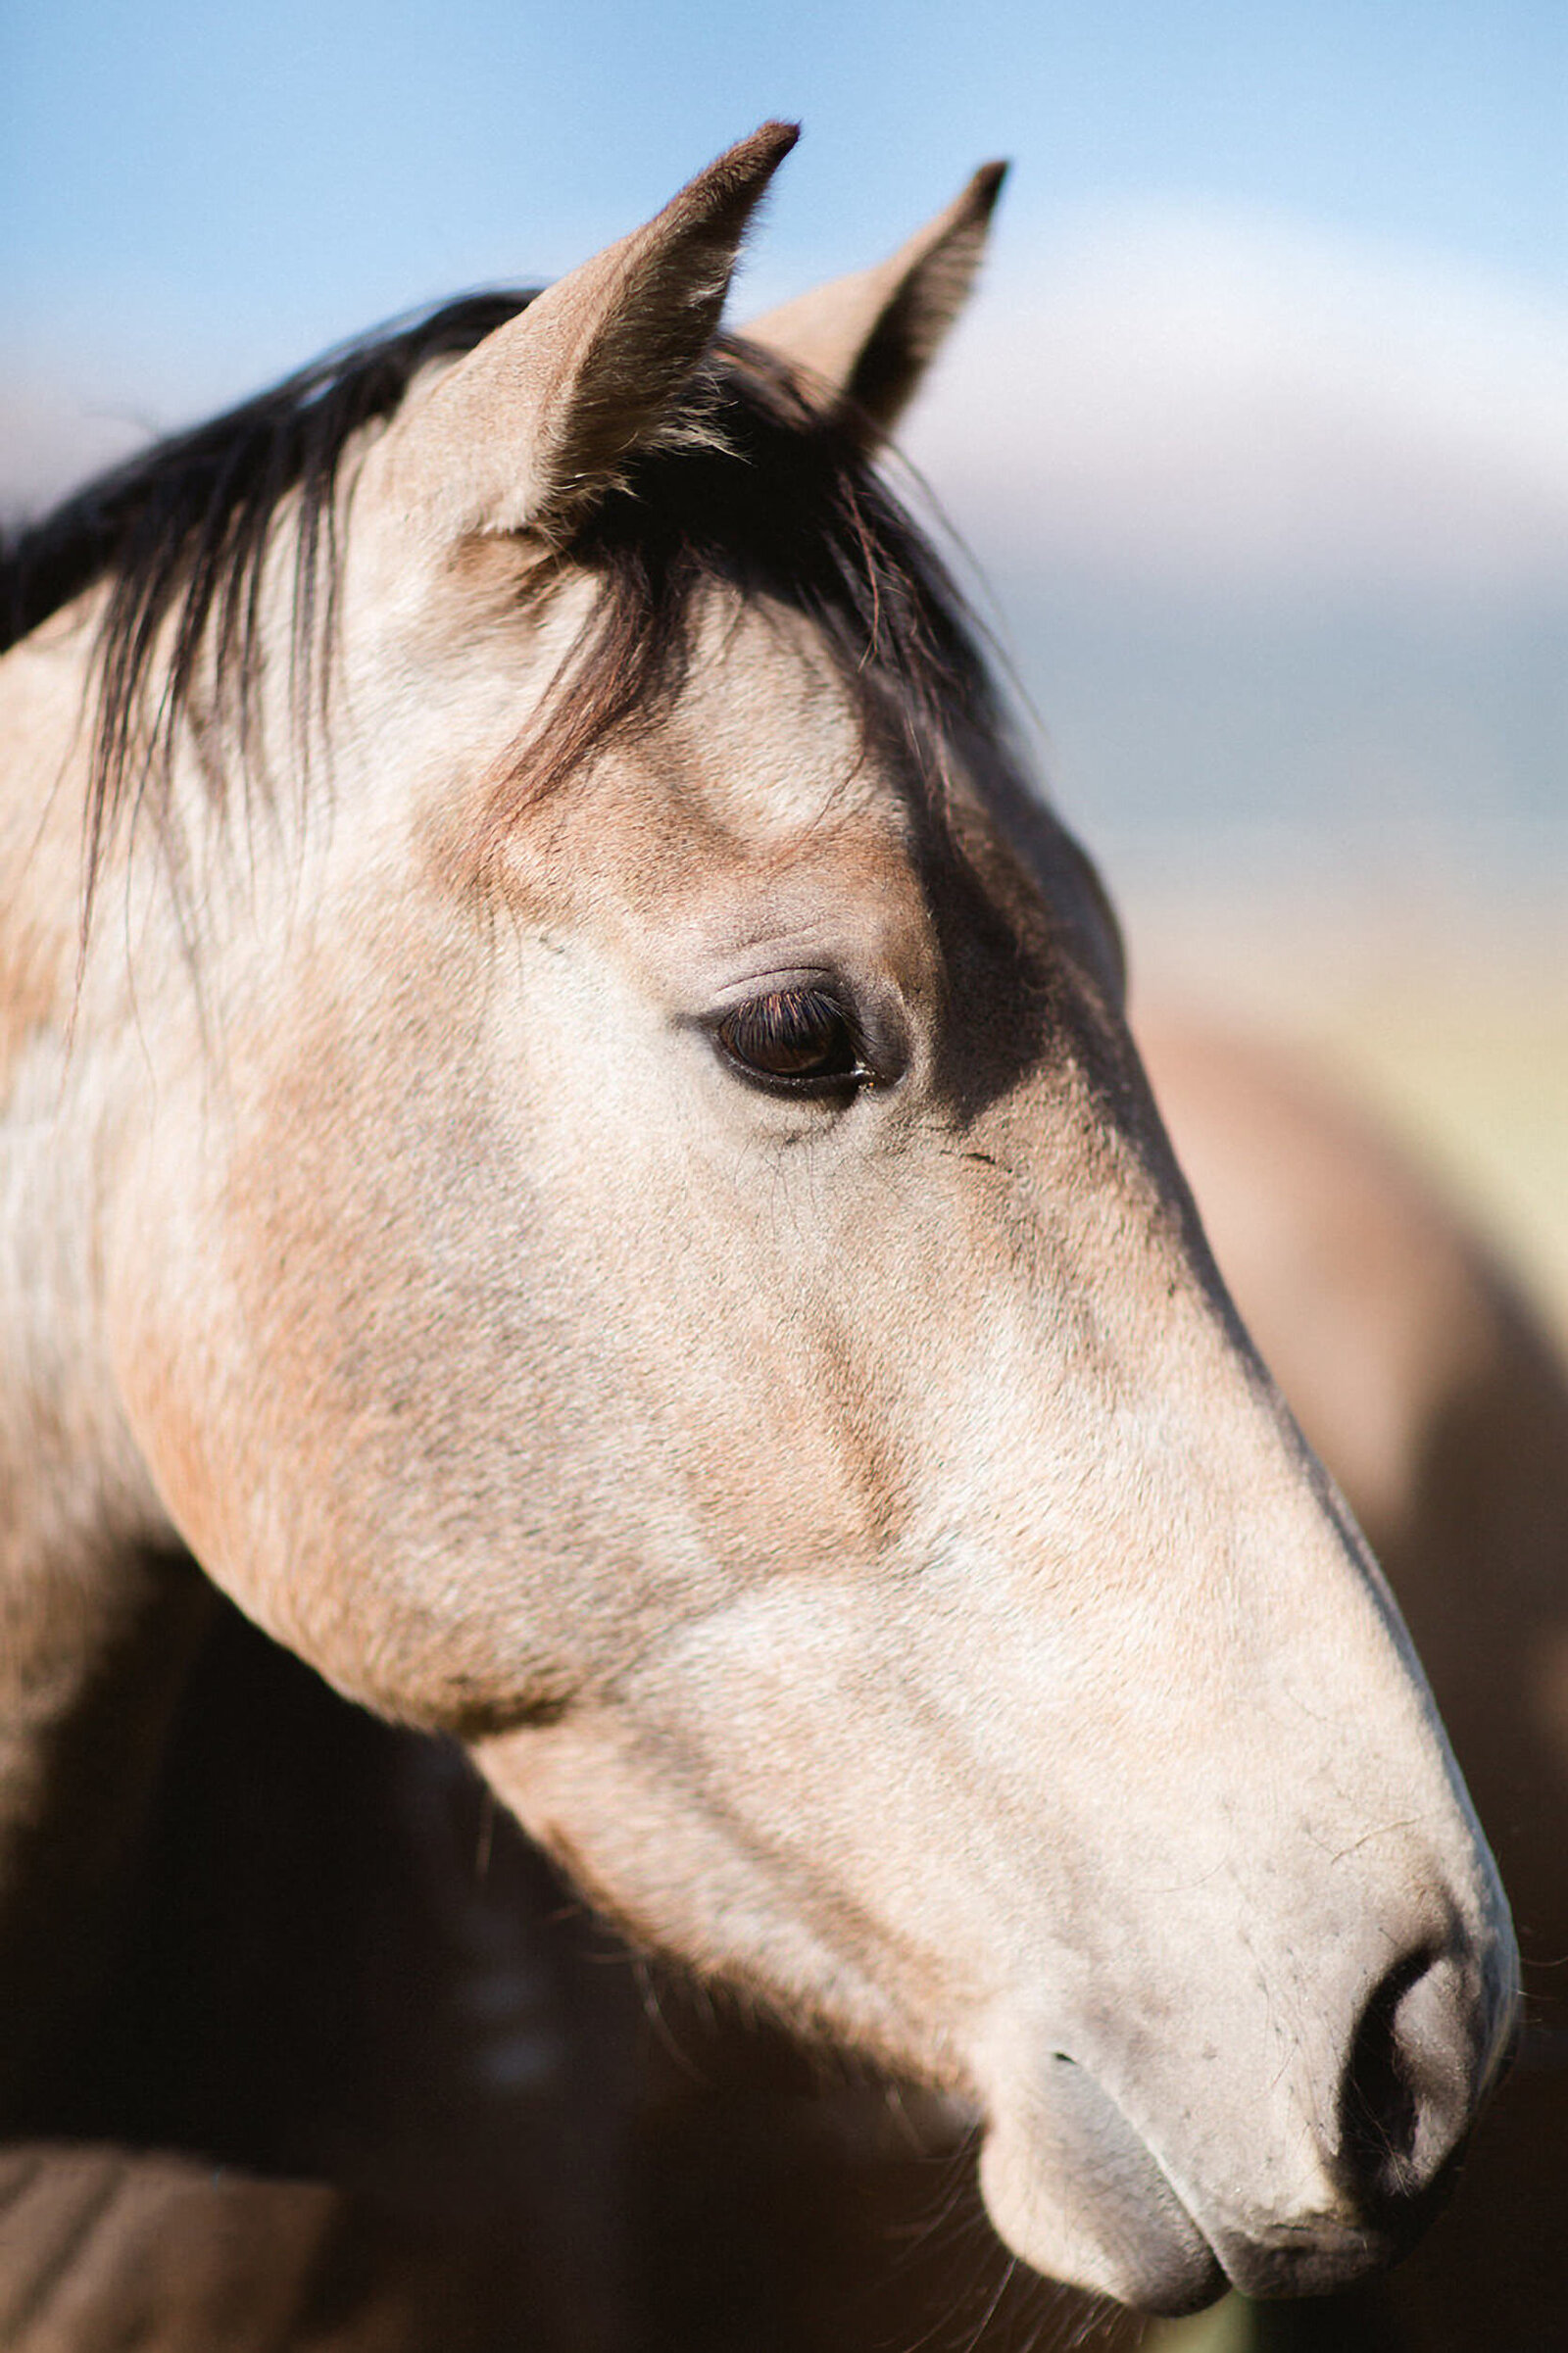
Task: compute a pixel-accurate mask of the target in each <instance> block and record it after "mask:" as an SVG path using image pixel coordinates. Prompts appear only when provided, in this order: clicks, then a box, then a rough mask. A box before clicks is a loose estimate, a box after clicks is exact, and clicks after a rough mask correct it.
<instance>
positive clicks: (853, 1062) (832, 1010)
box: [717, 989, 870, 1093]
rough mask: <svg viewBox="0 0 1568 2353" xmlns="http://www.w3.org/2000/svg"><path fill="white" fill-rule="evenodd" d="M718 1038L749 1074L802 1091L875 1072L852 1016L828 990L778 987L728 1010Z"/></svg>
mask: <svg viewBox="0 0 1568 2353" xmlns="http://www.w3.org/2000/svg"><path fill="white" fill-rule="evenodd" d="M717 1037H718V1042H719V1044H720V1046H722V1048H723V1049H724V1052H725V1053H726V1054H728V1056H729V1058H730V1060H731V1061H732V1062H734V1063H736V1064H737V1065H738V1067H739V1068H740V1069H741V1071H742V1072H743V1073H744V1074H745V1075H746V1076H747V1077H749V1078H758V1079H761V1080H764V1081H765V1082H766V1083H768V1084H769V1085H772V1086H774V1087H784V1088H788V1089H791V1090H792V1091H795V1092H799V1093H810V1092H815V1091H817V1090H821V1091H823V1092H825V1091H826V1090H827V1089H829V1088H831V1087H847V1086H851V1085H854V1084H855V1083H856V1082H857V1081H858V1080H860V1079H864V1078H866V1077H868V1076H869V1075H870V1074H869V1072H868V1071H867V1069H866V1067H865V1063H864V1061H863V1059H862V1058H861V1054H860V1049H859V1044H858V1039H857V1037H856V1034H855V1031H854V1029H853V1027H852V1026H851V1023H850V1019H849V1016H848V1014H847V1013H846V1012H845V1010H844V1008H843V1006H842V1005H840V1004H839V1003H838V1002H837V1000H836V999H835V998H832V997H830V996H829V995H828V994H827V992H826V990H825V989H774V990H771V991H770V992H769V994H768V995H767V996H766V997H754V998H752V999H751V1000H750V1001H749V1002H748V1003H747V1004H746V1005H738V1006H737V1007H736V1009H735V1011H734V1012H733V1013H726V1015H725V1016H724V1019H723V1020H722V1021H721V1022H720V1023H719V1024H718V1029H717Z"/></svg>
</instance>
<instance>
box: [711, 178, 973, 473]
mask: <svg viewBox="0 0 1568 2353" xmlns="http://www.w3.org/2000/svg"><path fill="white" fill-rule="evenodd" d="M1006 170H1007V167H1006V165H1005V164H982V165H981V167H980V169H979V171H978V172H976V173H975V175H974V177H973V179H971V180H970V182H969V184H968V186H967V187H966V188H965V189H964V190H963V192H962V193H961V195H959V196H957V197H956V198H955V200H954V202H953V203H952V204H950V205H949V207H948V209H947V211H946V212H945V213H939V214H938V215H937V217H936V219H935V220H934V221H928V222H927V224H926V226H925V227H924V228H922V229H920V230H919V231H917V233H916V234H915V235H914V236H912V237H911V238H910V239H909V241H908V243H907V245H901V246H900V248H899V250H898V252H897V253H896V254H892V255H890V256H889V258H888V260H887V261H885V262H882V263H879V264H878V266H877V267H876V268H875V269H874V270H857V271H856V272H855V274H854V275H853V276H851V277H837V278H832V279H830V280H829V282H828V283H827V284H826V285H825V286H816V287H813V289H812V291H811V292H810V293H809V294H803V295H801V296H800V297H799V298H798V300H796V301H795V302H791V303H786V304H785V305H784V306H783V308H782V309H781V310H777V311H769V312H768V314H767V316H766V317H765V318H763V319H758V320H757V322H756V324H755V325H753V326H749V327H748V328H747V329H746V335H747V339H748V341H750V342H752V343H760V344H761V345H762V346H763V348H764V349H765V350H767V351H770V352H772V353H773V354H774V355H775V357H777V358H778V359H781V360H787V361H789V362H790V364H791V365H792V366H793V367H795V368H800V369H802V370H803V372H804V373H805V374H806V375H808V376H809V377H812V378H814V379H815V380H816V382H817V384H818V385H819V386H820V387H821V389H822V393H823V396H824V397H823V406H824V407H832V408H834V409H836V410H837V412H838V416H839V421H840V423H841V424H843V425H844V426H845V427H846V428H847V429H848V430H849V431H850V432H851V433H854V434H857V435H858V438H859V439H861V440H862V441H879V440H881V439H883V438H884V437H885V436H886V435H887V434H888V433H890V432H891V431H892V430H893V427H894V425H895V424H896V423H897V421H898V419H899V417H900V416H901V415H902V413H903V411H904V409H905V407H906V405H907V402H908V401H909V400H910V398H911V397H912V396H913V394H914V392H915V390H916V388H917V387H918V385H919V382H920V379H921V377H922V376H923V375H924V373H925V371H926V368H928V367H929V365H930V363H931V361H932V360H933V359H934V358H935V357H936V354H937V351H938V349H939V347H940V345H941V343H942V341H943V339H944V337H945V336H946V334H947V331H948V329H949V327H950V326H952V324H953V322H954V320H955V319H956V317H957V316H958V313H959V312H960V311H961V310H962V308H963V306H964V303H965V301H966V300H967V299H968V294H969V289H970V287H971V286H972V285H973V283H974V278H975V272H976V270H978V269H979V267H980V257H981V255H982V253H983V252H984V251H985V242H986V231H987V229H988V228H989V227H990V225H991V216H992V213H993V212H994V210H995V209H996V202H997V197H998V195H999V193H1000V192H1001V188H1002V182H1003V180H1004V178H1005V175H1006Z"/></svg>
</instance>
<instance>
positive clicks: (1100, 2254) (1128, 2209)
mask: <svg viewBox="0 0 1568 2353" xmlns="http://www.w3.org/2000/svg"><path fill="white" fill-rule="evenodd" d="M1046 2093H1047V2096H1045V2097H1043V2098H1037V2099H1032V2100H1031V2101H1030V2102H1029V2104H1028V2106H1027V2107H1026V2108H1021V2109H1020V2110H1019V2111H1018V2112H1017V2113H1016V2114H1015V2115H1012V2116H1006V2115H1004V2116H1002V2117H1000V2118H999V2119H998V2121H997V2122H996V2123H995V2124H994V2125H993V2126H992V2128H991V2130H990V2132H988V2134H987V2136H986V2142H985V2146H984V2149H983V2150H982V2153H981V2158H980V2186H981V2190H982V2192H983V2194H984V2197H985V2202H986V2206H987V2209H988V2211H989V2213H990V2216H991V2220H992V2223H993V2224H994V2226H995V2228H996V2230H997V2232H998V2234H999V2235H1000V2236H1001V2237H1002V2238H1003V2239H1004V2240H1005V2243H1006V2244H1007V2246H1009V2247H1010V2248H1011V2249H1012V2251H1013V2253H1014V2254H1015V2255H1019V2256H1021V2257H1022V2259H1023V2261H1024V2262H1025V2263H1027V2264H1029V2265H1030V2266H1031V2267H1032V2269H1034V2270H1035V2271H1037V2272H1044V2273H1045V2274H1046V2275H1047V2277H1048V2278H1050V2279H1061V2280H1065V2281H1066V2282H1067V2283H1068V2284H1069V2285H1071V2286H1074V2287H1083V2288H1088V2289H1090V2290H1091V2291H1092V2292H1094V2293H1096V2294H1099V2295H1105V2296H1113V2297H1115V2299H1116V2301H1117V2302H1118V2303H1121V2304H1130V2305H1132V2306H1134V2307H1135V2308H1136V2309H1137V2310H1139V2311H1142V2312H1151V2313H1158V2314H1161V2315H1163V2316H1165V2317H1168V2318H1175V2317H1178V2316H1179V2315H1181V2314H1183V2313H1190V2312H1200V2311H1201V2310H1202V2308H1203V2306H1204V2305H1205V2304H1212V2303H1213V2302H1214V2300H1215V2298H1216V2297H1217V2296H1219V2295H1221V2294H1223V2292H1224V2289H1225V2286H1226V2279H1225V2274H1224V2272H1223V2271H1222V2270H1221V2268H1220V2265H1219V2261H1218V2259H1217V2257H1216V2255H1215V2253H1214V2250H1213V2248H1212V2247H1211V2246H1210V2245H1209V2243H1208V2240H1207V2239H1206V2238H1205V2237H1204V2236H1203V2233H1202V2231H1201V2230H1199V2228H1198V2226H1197V2224H1196V2223H1195V2222H1194V2221H1193V2218H1192V2216H1191V2215H1190V2214H1189V2213H1188V2211H1187V2209H1186V2207H1185V2206H1184V2205H1183V2204H1182V2201H1181V2199H1180V2198H1179V2197H1178V2196H1177V2194H1176V2192H1175V2190H1174V2189H1173V2188H1172V2187H1171V2185H1170V2182H1169V2181H1167V2180H1166V2178H1165V2175H1164V2173H1163V2172H1162V2171H1161V2169H1160V2166H1159V2164H1158V2162H1157V2160H1156V2159H1155V2158H1154V2156H1153V2155H1152V2152H1151V2151H1150V2150H1149V2148H1148V2147H1147V2146H1146V2145H1145V2143H1144V2141H1143V2140H1142V2139H1141V2138H1140V2136H1139V2134H1138V2133H1137V2132H1134V2130H1133V2128H1132V2126H1131V2125H1130V2124H1128V2122H1127V2120H1126V2118H1125V2117H1124V2116H1123V2115H1122V2113H1121V2111H1120V2109H1119V2108H1118V2107H1117V2106H1116V2104H1115V2102H1114V2101H1113V2100H1111V2099H1110V2098H1109V2096H1108V2095H1107V2094H1106V2093H1105V2092H1103V2090H1102V2089H1101V2087H1100V2085H1099V2084H1098V2083H1096V2082H1095V2080H1094V2078H1093V2077H1092V2076H1090V2075H1088V2074H1086V2073H1085V2072H1084V2070H1083V2069H1082V2068H1080V2067H1077V2066H1075V2065H1074V2064H1073V2062H1072V2061H1071V2060H1070V2059H1067V2058H1064V2057H1060V2056H1058V2057H1056V2058H1055V2059H1054V2060H1053V2062H1052V2076H1051V2081H1050V2083H1049V2084H1048V2085H1047V2086H1046Z"/></svg>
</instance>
